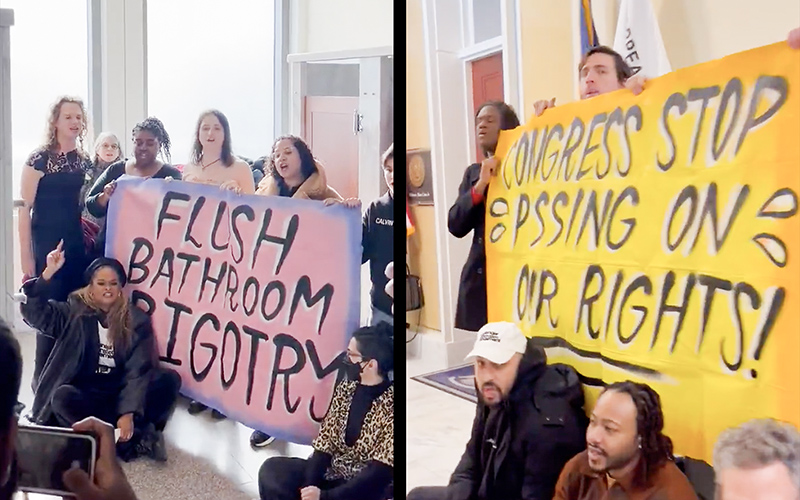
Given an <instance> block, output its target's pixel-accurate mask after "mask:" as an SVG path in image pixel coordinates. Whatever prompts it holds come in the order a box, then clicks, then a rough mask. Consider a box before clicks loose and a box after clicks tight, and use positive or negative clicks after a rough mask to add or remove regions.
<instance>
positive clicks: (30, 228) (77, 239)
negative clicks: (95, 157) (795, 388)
mask: <svg viewBox="0 0 800 500" xmlns="http://www.w3.org/2000/svg"><path fill="white" fill-rule="evenodd" d="M86 120H87V118H86V108H85V107H84V105H83V101H81V100H80V99H79V98H77V97H67V96H65V97H61V98H60V99H58V101H56V102H55V103H54V104H53V105H52V106H51V108H50V113H49V117H48V120H47V131H46V135H45V140H44V143H43V144H42V146H40V147H38V148H36V150H34V151H33V152H32V153H31V154H30V156H29V157H28V160H27V161H26V162H25V166H24V167H23V169H22V178H21V183H20V184H21V187H20V191H21V193H20V195H21V196H20V197H21V198H22V202H23V205H22V207H21V208H20V210H19V228H18V231H19V244H20V257H21V261H22V272H23V274H24V275H25V276H26V277H32V276H38V275H39V274H41V272H42V271H43V270H44V267H45V264H46V260H47V254H48V252H50V251H51V250H52V249H53V248H55V247H56V245H57V244H58V243H59V241H63V242H64V252H65V254H66V256H67V259H68V261H69V265H67V266H65V267H64V268H63V269H61V270H60V271H59V272H58V273H57V274H56V275H55V276H53V282H52V286H51V287H50V293H51V294H52V296H51V298H52V299H54V300H66V298H67V296H68V295H69V293H70V292H72V291H73V290H75V289H77V288H79V287H80V286H81V285H82V284H83V283H82V281H83V271H84V269H86V264H87V262H86V249H85V246H84V241H83V229H82V226H81V211H82V207H83V200H82V198H81V189H82V188H83V183H84V179H85V176H86V173H87V171H88V169H89V165H90V160H89V157H88V155H87V154H86V152H85V151H84V149H83V141H84V138H85V137H86V131H87V121H86ZM51 349H52V342H51V341H50V340H49V339H47V338H45V337H43V336H42V335H37V336H36V360H35V363H34V371H33V385H34V390H35V387H36V385H37V380H38V378H39V374H40V372H41V370H42V366H43V364H44V362H45V361H46V360H47V357H48V356H49V354H50V350H51Z"/></svg>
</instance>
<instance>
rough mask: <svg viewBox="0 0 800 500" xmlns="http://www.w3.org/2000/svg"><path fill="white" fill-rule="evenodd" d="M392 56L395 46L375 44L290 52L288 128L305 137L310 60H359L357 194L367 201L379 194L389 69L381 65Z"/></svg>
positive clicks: (288, 60)
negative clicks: (385, 89) (384, 103)
mask: <svg viewBox="0 0 800 500" xmlns="http://www.w3.org/2000/svg"><path fill="white" fill-rule="evenodd" d="M389 56H392V47H374V48H369V49H360V50H340V51H331V52H305V53H298V54H289V55H288V56H287V58H286V61H287V63H288V64H289V82H290V88H291V91H292V92H291V104H290V110H291V112H290V113H289V131H290V133H291V134H294V135H297V136H302V133H303V129H302V123H303V112H304V111H303V96H304V95H305V94H306V71H305V64H304V63H307V62H312V61H313V62H321V61H331V62H333V61H341V60H343V59H357V60H358V61H359V75H360V76H359V87H360V88H359V99H358V109H359V114H360V115H362V120H361V126H362V130H361V132H359V134H358V196H359V198H360V199H361V200H362V201H364V203H365V204H366V203H369V202H370V201H372V200H374V199H376V198H378V197H380V195H381V193H380V186H381V169H380V157H381V154H382V153H383V151H381V147H382V144H381V142H382V141H381V123H382V122H383V121H384V120H383V117H384V114H385V113H386V112H387V110H386V109H383V108H382V107H381V104H382V103H381V93H382V91H383V90H384V87H385V86H386V85H387V83H388V82H386V78H387V75H386V68H385V67H384V65H383V64H382V61H383V58H384V57H389Z"/></svg>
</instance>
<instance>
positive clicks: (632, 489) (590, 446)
mask: <svg viewBox="0 0 800 500" xmlns="http://www.w3.org/2000/svg"><path fill="white" fill-rule="evenodd" d="M663 430H664V414H663V412H662V411H661V398H660V397H659V396H658V393H657V392H656V391H654V390H653V389H652V388H650V386H648V385H646V384H639V383H636V382H631V381H625V382H617V383H614V384H610V385H609V386H607V387H606V388H605V390H604V391H603V393H602V394H600V397H599V398H598V399H597V404H595V407H594V410H593V411H592V416H591V419H590V421H589V428H588V429H587V430H586V444H587V449H586V450H585V451H582V452H581V453H579V454H578V455H576V456H575V457H573V458H572V460H570V461H569V462H568V463H567V465H566V466H565V467H564V470H563V471H562V472H561V477H559V478H558V484H557V485H556V493H555V496H554V497H553V500H600V499H606V498H618V499H620V500H624V499H639V498H641V499H645V498H652V499H656V498H657V499H659V500H697V495H696V493H695V491H694V489H693V488H692V485H691V483H689V480H688V479H687V478H686V476H684V475H683V473H682V472H681V471H680V469H679V468H678V466H677V465H676V464H675V457H674V456H673V454H672V440H671V439H670V438H669V437H667V436H665V435H664V434H663Z"/></svg>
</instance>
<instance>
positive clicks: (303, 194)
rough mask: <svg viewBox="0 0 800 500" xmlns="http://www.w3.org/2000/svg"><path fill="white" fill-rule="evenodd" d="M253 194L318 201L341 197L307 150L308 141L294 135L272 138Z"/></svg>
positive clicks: (340, 199) (320, 165)
mask: <svg viewBox="0 0 800 500" xmlns="http://www.w3.org/2000/svg"><path fill="white" fill-rule="evenodd" d="M256 194H260V195H264V196H286V197H290V198H298V199H306V200H319V201H324V200H327V199H330V198H333V199H335V200H338V201H342V197H341V196H340V195H339V193H337V192H336V190H335V189H333V188H332V187H330V186H328V181H327V178H326V177H325V169H324V168H323V167H322V164H321V163H320V162H319V161H318V160H316V159H315V158H314V155H312V154H311V149H309V147H308V144H306V143H305V141H304V140H303V139H301V138H299V137H297V136H294V135H284V136H281V137H278V138H277V139H275V143H274V144H273V145H272V156H271V157H270V158H269V163H268V164H267V165H266V173H265V175H264V179H262V181H261V182H260V183H259V184H258V189H256Z"/></svg>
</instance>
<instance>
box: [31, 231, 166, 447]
mask: <svg viewBox="0 0 800 500" xmlns="http://www.w3.org/2000/svg"><path fill="white" fill-rule="evenodd" d="M65 260H66V259H65V257H64V250H63V248H62V245H61V244H60V243H59V245H58V247H56V249H55V250H53V251H51V252H50V253H49V254H48V255H47V265H46V267H45V269H44V271H43V272H42V275H41V276H40V277H38V278H34V279H31V280H28V281H27V282H25V284H24V285H23V287H22V289H23V292H24V293H25V296H26V301H25V302H24V303H23V304H21V306H20V309H21V310H22V316H23V317H24V318H25V320H26V321H27V322H28V323H29V324H30V325H31V326H33V327H34V328H36V329H37V330H39V332H41V334H43V335H47V336H49V337H51V338H53V339H54V340H55V347H54V348H53V351H52V353H51V355H50V357H49V358H48V359H47V362H46V363H45V365H44V368H43V369H42V374H41V376H40V379H39V386H38V390H37V391H36V394H35V395H34V400H33V408H32V411H31V419H32V421H33V423H36V424H40V425H57V426H62V427H70V426H72V425H73V424H74V423H76V422H78V421H81V420H83V419H85V418H87V417H90V416H94V417H97V418H99V419H101V420H104V421H106V422H109V423H111V424H112V425H116V427H117V428H118V429H119V432H120V436H119V440H120V444H119V445H118V448H117V452H118V453H119V455H120V458H122V459H123V460H130V459H133V458H135V457H137V456H139V455H147V456H149V457H151V458H153V459H155V460H158V461H165V460H166V459H167V456H166V449H165V445H164V437H163V434H162V431H163V429H164V427H165V426H166V423H167V420H168V419H169V415H170V413H171V411H172V409H173V408H174V406H175V401H176V399H177V397H178V391H179V390H180V385H181V379H180V376H179V375H178V373H177V372H175V371H173V370H167V369H161V368H158V357H157V356H158V351H157V349H156V345H155V337H154V336H153V327H152V324H151V322H150V317H149V316H148V315H147V314H146V313H145V312H144V311H142V310H141V309H139V308H137V307H134V306H132V305H131V304H130V302H129V301H128V299H127V297H126V296H125V295H124V294H123V292H122V288H123V287H124V286H125V281H126V277H125V270H124V268H123V267H122V264H120V263H119V262H118V261H117V260H114V259H108V258H105V257H101V258H98V259H96V260H95V261H94V262H92V264H91V265H90V266H89V267H88V268H87V270H86V280H87V281H88V283H89V284H88V285H87V286H85V287H83V288H80V289H78V290H76V291H75V292H73V293H72V294H70V296H69V298H68V299H67V302H56V301H48V300H46V297H47V296H48V294H47V287H48V286H49V284H50V280H51V278H52V277H53V275H54V274H55V273H56V272H58V270H59V269H61V268H62V267H63V266H64V263H65Z"/></svg>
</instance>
